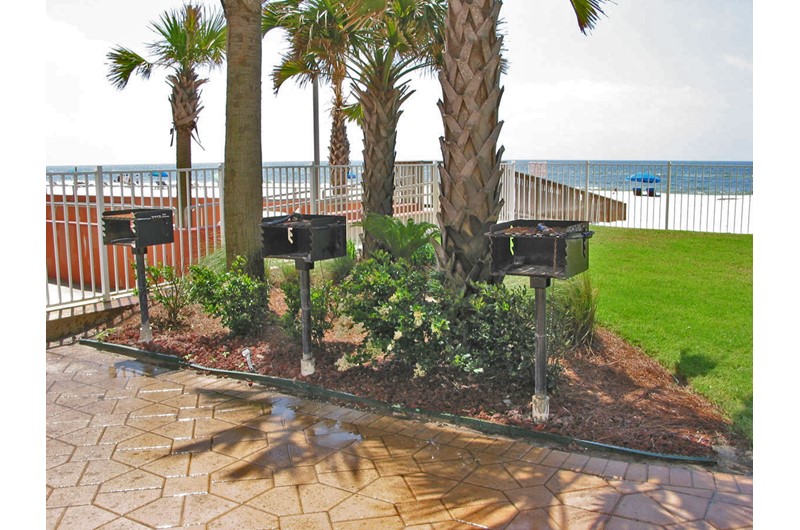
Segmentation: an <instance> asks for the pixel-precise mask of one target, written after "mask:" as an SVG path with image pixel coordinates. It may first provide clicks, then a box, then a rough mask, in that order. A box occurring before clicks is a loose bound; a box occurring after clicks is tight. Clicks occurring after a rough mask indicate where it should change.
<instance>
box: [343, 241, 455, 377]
mask: <svg viewBox="0 0 800 530" xmlns="http://www.w3.org/2000/svg"><path fill="white" fill-rule="evenodd" d="M449 296H450V293H449V292H448V291H447V290H445V288H444V287H443V284H442V278H441V276H440V275H439V274H438V273H434V272H432V271H430V270H427V269H420V268H419V267H415V266H414V265H413V264H411V263H410V262H409V261H408V260H406V259H403V258H398V259H392V257H391V256H390V255H389V254H388V253H387V252H385V251H382V250H377V251H375V252H374V253H373V256H372V257H371V258H369V259H366V260H363V261H361V262H360V263H358V264H357V265H356V266H355V268H354V269H353V272H352V274H351V275H350V276H349V277H348V278H347V279H346V280H345V281H344V282H343V283H342V284H341V285H340V286H339V289H338V294H337V298H338V300H339V302H338V309H339V311H340V312H341V314H342V315H345V316H348V317H349V318H350V319H352V320H353V322H355V323H359V324H361V325H363V326H364V329H365V330H366V332H367V334H368V337H367V341H366V342H365V343H364V345H363V346H362V347H361V348H360V349H359V350H358V352H357V353H356V354H355V355H354V356H353V357H351V358H349V359H348V361H349V362H351V363H364V362H369V361H371V360H372V359H373V358H374V357H375V356H376V355H377V354H381V353H382V354H385V355H387V356H391V357H392V358H394V359H395V360H397V361H399V362H402V363H404V364H406V365H409V366H418V367H419V368H420V369H426V368H427V367H430V366H432V365H433V364H435V363H436V362H439V361H440V353H441V352H442V351H443V348H444V341H445V340H446V338H447V330H448V327H449V321H448V319H447V314H446V313H447V307H448V305H449V304H448V298H449Z"/></svg>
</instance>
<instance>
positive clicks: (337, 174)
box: [328, 84, 350, 193]
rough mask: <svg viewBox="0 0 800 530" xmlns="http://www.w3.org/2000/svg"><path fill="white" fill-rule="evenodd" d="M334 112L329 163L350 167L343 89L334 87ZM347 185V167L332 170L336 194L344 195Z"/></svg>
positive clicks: (332, 183)
mask: <svg viewBox="0 0 800 530" xmlns="http://www.w3.org/2000/svg"><path fill="white" fill-rule="evenodd" d="M333 94H334V96H333V110H332V111H331V139H330V149H329V151H328V163H329V164H330V165H331V166H349V165H350V140H349V139H348V138H347V122H346V120H345V115H344V110H343V107H344V97H343V96H342V87H341V84H340V85H339V87H338V89H337V87H336V85H334V91H333ZM346 185H347V167H333V168H332V169H331V186H332V187H333V189H334V192H335V193H344V192H345V186H346Z"/></svg>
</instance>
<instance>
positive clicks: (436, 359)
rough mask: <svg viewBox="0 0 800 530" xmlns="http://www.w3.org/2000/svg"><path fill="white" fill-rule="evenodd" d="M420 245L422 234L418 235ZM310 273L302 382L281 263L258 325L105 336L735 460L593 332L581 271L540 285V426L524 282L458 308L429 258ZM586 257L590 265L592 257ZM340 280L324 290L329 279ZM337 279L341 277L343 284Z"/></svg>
mask: <svg viewBox="0 0 800 530" xmlns="http://www.w3.org/2000/svg"><path fill="white" fill-rule="evenodd" d="M426 237H427V236H426ZM340 259H341V260H342V261H341V262H338V260H329V261H326V262H322V263H319V264H317V267H316V268H315V269H314V270H313V271H312V287H314V289H317V290H319V289H322V290H323V291H326V292H327V294H326V296H323V297H317V299H316V300H317V305H318V307H316V308H314V309H315V318H319V319H320V320H323V319H324V321H325V322H326V324H325V325H324V326H321V327H319V328H318V331H317V339H318V340H317V341H315V345H314V355H315V358H316V367H317V370H316V373H315V374H313V375H310V376H302V375H301V374H300V366H299V359H300V357H301V349H302V348H301V345H300V342H299V340H298V338H297V337H296V332H297V324H296V322H297V318H296V316H297V315H296V314H297V292H296V289H295V288H294V285H293V282H294V279H293V271H292V270H291V264H288V265H287V263H283V264H276V263H275V260H267V262H266V264H267V269H268V272H269V274H268V276H269V278H270V284H271V285H272V287H273V288H272V289H271V290H270V294H269V309H270V312H269V314H268V315H267V316H266V317H265V318H264V321H263V325H262V326H261V327H260V328H257V329H253V330H252V331H251V332H248V333H232V330H231V329H229V328H228V327H226V326H225V325H224V323H223V321H222V319H221V318H219V316H215V315H214V314H212V313H210V312H207V311H203V308H202V306H200V305H195V306H193V307H189V308H187V312H188V315H187V316H186V318H185V319H184V322H185V325H184V326H183V327H182V328H180V329H175V328H174V327H173V328H172V329H170V328H168V327H167V326H162V325H161V324H160V316H159V315H160V314H161V313H160V311H161V309H160V308H159V307H158V305H156V307H154V308H153V310H152V311H151V315H152V320H153V328H154V331H153V334H154V338H153V341H152V342H150V343H148V344H139V343H138V322H137V320H136V318H135V315H134V316H133V317H131V318H129V319H127V320H126V321H124V322H122V323H120V324H119V325H118V326H117V327H116V328H114V329H111V330H108V331H107V332H106V333H105V334H104V340H107V341H109V342H115V343H123V344H130V345H135V346H139V347H143V348H144V349H147V350H150V351H158V352H165V353H172V354H174V355H178V356H180V357H183V358H185V359H187V360H190V361H191V362H193V363H196V364H197V365H200V366H205V367H209V368H219V369H225V370H238V371H242V372H245V371H247V366H246V364H245V360H244V358H243V356H242V355H241V352H242V351H243V350H244V348H248V349H249V350H250V351H251V354H252V361H253V364H254V367H255V371H256V372H258V373H261V374H265V375H271V376H274V377H281V378H285V379H302V380H304V381H307V382H310V383H312V384H315V385H317V386H320V387H324V388H326V389H330V390H339V391H344V392H348V393H353V394H357V395H361V396H363V397H369V398H373V399H377V400H380V401H383V402H384V403H388V404H397V405H402V406H405V407H412V408H419V409H423V410H430V411H434V412H447V413H452V414H458V415H462V416H470V417H475V418H481V419H486V420H489V421H493V422H496V423H503V424H508V425H514V426H518V427H522V428H524V429H531V430H534V429H535V430H540V431H544V432H551V433H555V434H560V435H564V436H570V437H574V438H578V439H586V440H591V441H596V442H600V443H606V444H611V445H619V446H623V447H630V448H634V449H639V450H644V451H652V452H661V453H667V454H682V455H688V456H711V455H714V453H715V450H714V446H715V444H723V445H733V446H736V447H738V448H740V449H743V450H747V449H748V443H747V441H745V440H743V439H740V438H738V437H737V436H736V435H735V433H732V432H731V429H730V422H728V421H726V419H725V418H724V416H723V414H722V413H721V411H720V410H718V409H717V408H716V407H715V406H714V405H713V404H711V403H709V402H708V401H707V400H705V399H703V398H702V397H701V396H699V395H698V394H697V393H696V392H694V391H692V390H691V389H690V388H688V387H686V386H685V385H682V384H680V382H679V381H676V379H675V378H674V377H673V375H672V374H671V373H670V372H669V371H668V370H665V369H664V368H663V367H662V366H660V365H659V364H658V363H657V362H656V361H654V360H652V359H650V358H648V357H647V356H645V355H643V354H642V352H641V351H639V350H638V349H637V348H635V347H633V346H631V345H630V344H628V343H627V342H625V341H623V340H621V339H620V338H619V337H618V336H616V335H615V334H614V333H612V332H610V331H608V330H607V329H604V328H596V327H594V326H593V325H592V324H591V322H592V320H593V319H594V318H595V316H597V315H599V314H600V310H599V308H600V307H602V303H598V298H599V299H600V300H601V301H602V295H601V293H602V289H601V288H599V287H596V286H595V285H593V281H592V278H590V277H589V276H588V275H581V276H579V277H577V278H575V279H573V280H570V281H569V282H563V281H558V282H554V284H555V285H554V287H553V288H551V289H548V320H549V323H548V353H549V354H550V355H551V363H550V366H549V367H548V383H549V393H551V417H550V419H549V420H548V422H547V423H545V424H533V423H532V421H531V419H530V399H531V395H532V394H533V364H532V359H533V348H534V347H535V338H534V336H533V326H534V323H533V318H532V298H533V297H532V295H531V292H530V290H529V289H527V288H526V287H522V286H516V287H514V286H490V285H478V286H476V290H477V295H476V296H473V297H470V298H459V296H458V293H457V292H455V291H450V290H448V289H446V288H445V287H444V285H443V283H442V282H441V281H440V280H441V274H440V273H439V272H438V271H437V270H436V267H435V266H434V265H433V264H431V263H430V262H429V261H427V260H420V261H419V262H417V263H412V262H410V261H409V260H407V259H404V258H396V257H393V256H391V255H389V254H388V253H387V252H385V251H379V252H377V253H375V254H374V255H373V256H371V257H370V258H368V259H361V260H355V259H353V258H352V257H351V256H346V257H345V258H340ZM594 259H595V258H594V256H593V260H594ZM333 275H336V276H338V277H339V278H340V279H339V280H337V281H336V282H333V283H334V284H335V285H333V286H332V285H331V283H332V282H331V280H332V276H333ZM342 278H343V279H342Z"/></svg>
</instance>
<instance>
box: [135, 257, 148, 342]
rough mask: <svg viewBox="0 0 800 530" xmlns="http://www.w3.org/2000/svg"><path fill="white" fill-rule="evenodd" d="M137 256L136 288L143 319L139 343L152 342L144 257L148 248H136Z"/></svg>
mask: <svg viewBox="0 0 800 530" xmlns="http://www.w3.org/2000/svg"><path fill="white" fill-rule="evenodd" d="M133 253H134V255H135V256H136V288H137V289H138V290H139V312H140V314H141V317H142V327H141V328H140V330H139V342H151V341H152V340H153V331H152V329H151V328H150V311H149V310H148V309H147V277H146V276H145V274H146V273H145V268H144V256H145V254H147V247H134V248H133Z"/></svg>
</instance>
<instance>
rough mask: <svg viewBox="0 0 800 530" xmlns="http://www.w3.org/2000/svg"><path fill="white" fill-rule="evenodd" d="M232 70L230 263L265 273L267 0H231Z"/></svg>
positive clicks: (228, 189)
mask: <svg viewBox="0 0 800 530" xmlns="http://www.w3.org/2000/svg"><path fill="white" fill-rule="evenodd" d="M223 8H224V10H225V18H226V19H227V23H228V41H227V47H228V49H227V57H228V73H227V92H226V105H225V115H226V123H225V190H224V191H225V204H224V206H225V235H224V237H225V254H226V260H227V264H228V267H230V265H231V263H232V262H233V260H234V259H235V258H236V256H240V255H241V256H245V258H246V259H247V265H246V267H245V270H246V272H247V273H248V274H250V275H251V276H253V277H256V278H263V277H264V259H263V257H262V249H261V218H262V211H263V209H262V205H263V198H262V195H263V192H262V188H261V163H262V160H261V2H260V0H225V1H224V2H223Z"/></svg>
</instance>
